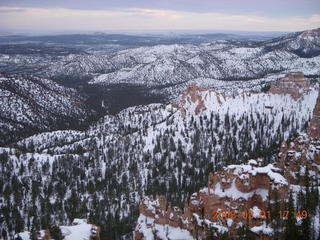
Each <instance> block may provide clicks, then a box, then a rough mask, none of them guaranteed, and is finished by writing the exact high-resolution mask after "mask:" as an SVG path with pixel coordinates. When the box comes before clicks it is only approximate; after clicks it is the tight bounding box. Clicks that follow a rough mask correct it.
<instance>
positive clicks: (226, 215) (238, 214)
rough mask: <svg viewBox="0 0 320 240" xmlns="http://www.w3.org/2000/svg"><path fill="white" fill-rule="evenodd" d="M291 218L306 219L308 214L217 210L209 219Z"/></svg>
mask: <svg viewBox="0 0 320 240" xmlns="http://www.w3.org/2000/svg"><path fill="white" fill-rule="evenodd" d="M292 214H293V216H294V217H295V218H297V219H306V218H307V217H308V212H307V211H306V210H300V211H297V212H292V211H291V212H290V211H289V210H281V211H279V212H278V213H273V215H272V214H271V211H268V210H267V211H264V210H260V211H259V212H258V213H257V212H254V211H252V210H244V211H237V210H217V211H214V212H213V214H212V216H211V219H212V220H217V219H235V218H241V219H244V220H247V219H253V218H260V219H271V218H274V217H279V218H281V219H288V217H289V216H290V217H291V216H292Z"/></svg>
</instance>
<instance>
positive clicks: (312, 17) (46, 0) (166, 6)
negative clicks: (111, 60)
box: [0, 0, 320, 32]
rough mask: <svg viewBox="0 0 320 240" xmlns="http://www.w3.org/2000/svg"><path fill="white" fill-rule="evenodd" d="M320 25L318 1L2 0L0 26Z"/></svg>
mask: <svg viewBox="0 0 320 240" xmlns="http://www.w3.org/2000/svg"><path fill="white" fill-rule="evenodd" d="M318 27H320V1H319V0H219V1H218V0H0V30H1V31H11V32H18V31H25V32H58V31H61V32H64V31H72V32H75V31H79V32H83V31H89V32H95V31H102V32H108V31H113V32H126V31H128V32H129V31H140V32H148V31H191V30H199V31H284V32H291V31H302V30H306V29H313V28H318Z"/></svg>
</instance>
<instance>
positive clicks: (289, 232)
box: [284, 192, 299, 240]
mask: <svg viewBox="0 0 320 240" xmlns="http://www.w3.org/2000/svg"><path fill="white" fill-rule="evenodd" d="M287 210H288V211H289V214H288V219H286V225H285V231H284V239H285V240H298V239H299V232H298V226H297V225H296V217H295V214H294V213H295V208H294V203H293V197H292V193H291V192H290V194H289V202H288V207H287Z"/></svg>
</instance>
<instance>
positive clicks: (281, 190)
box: [135, 73, 320, 240]
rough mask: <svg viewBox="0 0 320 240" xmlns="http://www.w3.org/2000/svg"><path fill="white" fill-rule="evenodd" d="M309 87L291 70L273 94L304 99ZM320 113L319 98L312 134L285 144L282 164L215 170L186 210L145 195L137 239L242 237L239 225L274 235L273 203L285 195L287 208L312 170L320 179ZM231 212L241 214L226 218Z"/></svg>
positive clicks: (196, 98)
mask: <svg viewBox="0 0 320 240" xmlns="http://www.w3.org/2000/svg"><path fill="white" fill-rule="evenodd" d="M293 86H294V87H293ZM307 87H309V82H308V81H307V80H305V79H304V77H303V74H302V73H290V74H288V75H287V76H286V77H285V78H283V79H282V80H280V81H279V82H278V83H275V84H274V85H273V86H272V87H271V89H270V93H274V94H282V93H288V94H291V95H292V96H293V97H294V98H299V97H301V94H302V93H303V91H304V90H305V89H306V88H307ZM195 91H201V89H198V88H196V87H195V86H192V87H190V88H189V93H191V96H193V97H191V99H193V100H194V101H198V102H199V105H198V106H200V107H199V108H200V109H201V108H202V107H201V100H199V95H197V94H196V93H194V92H195ZM319 111H320V97H319V96H318V99H317V104H316V107H315V109H314V112H313V118H312V120H311V124H310V127H309V129H308V134H305V135H300V136H299V137H297V138H296V139H295V140H294V141H292V142H290V143H289V144H287V143H286V142H284V143H283V144H282V145H281V148H280V152H279V154H278V161H277V162H276V163H274V164H268V165H266V166H262V165H263V163H262V162H263V161H262V159H256V160H250V161H249V162H248V163H247V164H239V165H229V166H227V167H224V168H223V169H222V170H220V171H218V172H216V173H211V174H210V175H209V178H208V185H207V187H205V188H202V189H201V190H200V191H199V192H196V193H194V194H192V196H191V198H190V200H189V202H187V203H185V207H184V209H183V210H181V209H179V208H178V207H171V206H170V204H168V203H167V201H166V199H165V198H164V197H159V198H158V199H156V200H152V199H150V198H148V197H147V198H145V199H144V200H143V201H142V202H141V204H140V207H139V210H140V217H139V220H138V224H137V227H136V232H135V238H136V240H141V239H175V238H174V237H172V236H173V235H174V234H176V232H177V231H178V232H179V233H180V234H183V236H184V238H183V239H206V238H207V237H208V236H209V235H210V234H214V236H216V237H219V236H221V234H223V233H225V232H229V233H230V235H231V236H237V235H236V234H237V231H238V229H239V227H241V226H244V225H246V226H248V228H249V229H250V230H251V231H252V232H253V233H255V234H256V236H257V239H274V238H273V229H272V227H271V225H270V224H269V225H268V216H267V215H266V213H267V212H268V210H269V207H270V203H271V202H275V201H277V200H278V199H281V201H280V205H281V206H280V207H282V208H284V204H285V202H286V200H288V197H289V192H292V191H295V190H294V189H295V188H294V186H297V185H300V186H304V185H305V184H306V169H308V171H310V172H312V174H311V175H310V176H311V180H313V182H314V183H316V182H318V181H319V180H320V140H319V137H320V135H319V134H320V132H319V131H320V126H319V124H320V119H319V114H320V112H319ZM218 211H222V212H221V213H219V212H218ZM231 211H233V212H232V213H233V214H235V216H236V217H230V215H228V216H226V215H225V216H223V214H230V213H231ZM217 213H218V214H217ZM221 214H222V215H221ZM272 217H274V216H269V218H272ZM269 220H270V219H269ZM163 229H165V230H163ZM148 234H149V236H147V235H148ZM163 234H165V237H163V236H164V235H163ZM169 236H171V238H170V237H169Z"/></svg>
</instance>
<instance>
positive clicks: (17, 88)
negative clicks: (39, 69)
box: [0, 75, 89, 143]
mask: <svg viewBox="0 0 320 240" xmlns="http://www.w3.org/2000/svg"><path fill="white" fill-rule="evenodd" d="M0 96H1V97H0V105H1V109H0V133H1V135H2V136H5V138H2V139H1V140H0V143H8V142H10V141H12V140H16V139H19V138H21V137H22V136H26V135H31V134H33V133H35V132H37V131H44V130H50V129H57V128H58V127H60V128H63V127H64V128H65V127H75V126H76V124H78V123H80V122H82V121H83V120H84V119H86V118H87V116H88V112H89V111H88V110H87V108H86V106H85V104H84V97H82V96H81V95H80V94H79V93H78V92H77V91H76V90H74V89H71V88H66V87H63V86H61V85H58V84H56V83H55V82H53V81H50V80H47V79H42V78H36V77H32V76H26V75H19V76H18V75H0ZM72 124H74V126H72Z"/></svg>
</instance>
